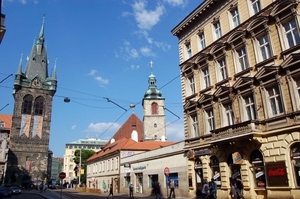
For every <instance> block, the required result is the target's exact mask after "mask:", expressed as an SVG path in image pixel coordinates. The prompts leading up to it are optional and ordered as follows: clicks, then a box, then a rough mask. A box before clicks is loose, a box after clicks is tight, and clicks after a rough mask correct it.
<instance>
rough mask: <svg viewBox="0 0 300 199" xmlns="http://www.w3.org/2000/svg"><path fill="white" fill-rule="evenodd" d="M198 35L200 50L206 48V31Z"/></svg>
mask: <svg viewBox="0 0 300 199" xmlns="http://www.w3.org/2000/svg"><path fill="white" fill-rule="evenodd" d="M198 37H199V50H200V51H201V50H203V49H204V48H206V43H205V36H204V33H201V34H199V35H198Z"/></svg>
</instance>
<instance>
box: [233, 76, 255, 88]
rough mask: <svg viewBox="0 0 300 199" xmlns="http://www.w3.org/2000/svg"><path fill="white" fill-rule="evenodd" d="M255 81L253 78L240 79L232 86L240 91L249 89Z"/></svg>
mask: <svg viewBox="0 0 300 199" xmlns="http://www.w3.org/2000/svg"><path fill="white" fill-rule="evenodd" d="M253 81H254V78H253V77H240V78H238V79H237V80H236V81H235V83H234V84H233V85H232V87H233V88H234V89H236V90H237V89H240V88H242V87H244V86H247V87H249V86H251V85H253Z"/></svg>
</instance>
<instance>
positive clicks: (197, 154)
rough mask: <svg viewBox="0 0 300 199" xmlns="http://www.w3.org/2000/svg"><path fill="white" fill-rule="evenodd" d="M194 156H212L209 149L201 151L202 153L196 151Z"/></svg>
mask: <svg viewBox="0 0 300 199" xmlns="http://www.w3.org/2000/svg"><path fill="white" fill-rule="evenodd" d="M194 154H195V156H202V155H210V154H211V151H210V150H208V149H204V150H200V151H195V152H194Z"/></svg>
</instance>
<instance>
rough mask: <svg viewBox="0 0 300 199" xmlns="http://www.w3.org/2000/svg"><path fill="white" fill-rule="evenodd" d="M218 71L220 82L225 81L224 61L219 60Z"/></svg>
mask: <svg viewBox="0 0 300 199" xmlns="http://www.w3.org/2000/svg"><path fill="white" fill-rule="evenodd" d="M218 64H219V70H220V78H221V79H220V80H221V81H222V80H224V79H227V70H226V62H225V59H222V60H219V61H218Z"/></svg>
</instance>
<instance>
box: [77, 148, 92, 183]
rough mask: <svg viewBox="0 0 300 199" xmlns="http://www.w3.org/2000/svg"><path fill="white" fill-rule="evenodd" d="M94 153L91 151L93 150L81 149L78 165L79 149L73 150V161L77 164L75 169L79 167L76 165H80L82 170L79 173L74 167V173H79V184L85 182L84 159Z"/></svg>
mask: <svg viewBox="0 0 300 199" xmlns="http://www.w3.org/2000/svg"><path fill="white" fill-rule="evenodd" d="M94 154H95V151H93V150H85V149H81V165H79V163H80V150H76V151H75V157H74V162H75V163H76V164H77V165H78V166H76V167H77V169H79V168H78V167H80V166H81V169H83V170H84V174H81V173H77V171H79V170H77V171H75V169H74V171H75V174H76V173H77V175H80V181H81V182H79V183H80V184H82V183H86V161H87V159H89V158H90V157H91V156H92V155H94ZM76 167H75V168H76Z"/></svg>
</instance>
